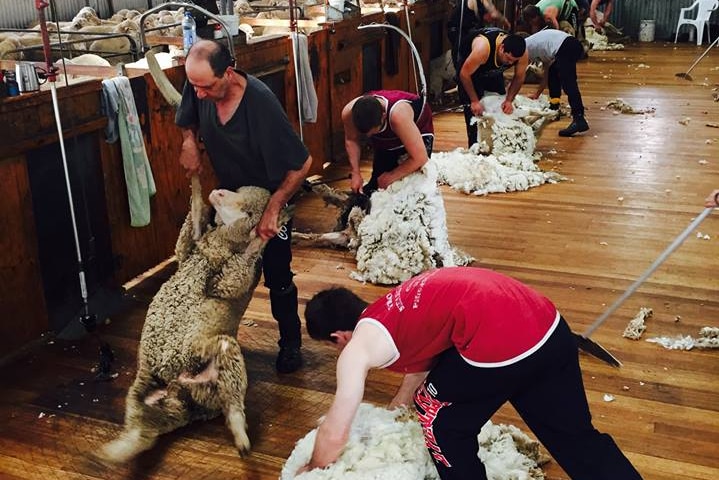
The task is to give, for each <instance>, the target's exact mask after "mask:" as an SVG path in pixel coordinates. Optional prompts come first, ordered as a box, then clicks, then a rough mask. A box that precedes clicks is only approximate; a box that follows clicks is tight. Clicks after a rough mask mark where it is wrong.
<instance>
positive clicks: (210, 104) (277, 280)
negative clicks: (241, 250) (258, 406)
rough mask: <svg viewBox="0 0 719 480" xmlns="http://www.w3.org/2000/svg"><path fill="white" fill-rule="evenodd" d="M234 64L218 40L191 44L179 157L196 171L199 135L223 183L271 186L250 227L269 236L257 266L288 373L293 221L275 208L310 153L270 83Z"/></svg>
mask: <svg viewBox="0 0 719 480" xmlns="http://www.w3.org/2000/svg"><path fill="white" fill-rule="evenodd" d="M233 64H234V61H233V59H232V55H231V54H230V52H229V50H228V49H227V47H226V46H225V45H224V44H221V43H218V42H214V41H211V40H201V41H199V42H197V43H196V44H195V45H193V47H192V48H191V49H190V53H189V54H188V56H187V59H186V61H185V72H186V73H187V82H186V84H185V88H184V90H183V93H182V103H181V104H180V107H179V108H178V110H177V115H176V117H175V123H176V124H177V125H178V126H180V127H181V128H182V137H183V141H182V152H181V154H180V164H181V165H182V166H183V167H184V168H185V169H186V170H187V173H188V175H192V174H194V173H198V172H200V170H201V169H202V164H201V157H200V150H199V145H198V143H199V140H198V137H199V138H201V139H202V141H203V142H204V145H205V149H206V150H207V153H208V156H209V158H210V162H211V163H212V167H213V169H214V171H215V174H216V176H217V178H218V180H219V182H220V187H221V188H226V189H228V190H236V189H237V188H239V187H242V186H248V185H253V186H258V187H263V188H266V189H268V190H269V191H270V192H271V193H272V196H271V197H270V200H269V202H268V204H267V207H266V208H265V211H264V213H263V215H262V218H261V219H260V222H259V223H258V225H257V229H256V230H257V234H258V235H259V236H260V237H262V238H263V239H265V240H269V242H268V243H267V247H266V250H265V253H264V255H263V262H262V269H263V273H264V277H265V285H266V286H267V288H269V289H270V302H271V305H272V315H273V317H274V318H275V319H276V320H277V322H278V324H279V330H280V341H279V346H280V353H279V355H278V357H277V362H276V368H277V371H278V372H280V373H291V372H294V371H295V370H297V369H299V368H300V367H301V366H302V355H301V353H300V346H301V343H302V342H301V331H300V319H299V315H298V314H297V287H296V286H295V284H294V283H293V282H292V277H293V273H292V271H291V269H290V263H291V261H292V251H291V248H290V246H291V239H290V232H291V229H292V226H291V224H287V225H285V226H284V227H281V228H280V227H279V226H278V216H279V214H280V211H281V210H282V208H283V207H284V206H285V205H286V204H287V202H288V201H289V200H290V198H291V197H292V195H294V193H295V192H296V191H297V190H298V189H299V187H300V186H301V184H302V181H303V180H304V179H305V177H306V176H307V172H308V171H309V169H310V165H311V164H312V158H311V157H310V155H309V153H308V152H307V149H306V148H305V146H304V145H303V143H302V141H301V140H300V138H299V137H298V135H297V134H296V133H295V131H294V130H293V129H292V125H291V124H290V122H289V120H288V119H287V115H286V114H285V112H284V110H283V109H282V106H281V105H280V103H279V101H278V100H277V98H276V97H275V95H274V94H273V93H272V91H271V90H270V89H269V88H268V87H267V86H266V85H265V84H264V83H262V82H261V81H260V80H258V79H257V78H255V77H253V76H251V75H247V74H246V73H244V72H242V71H239V70H235V69H234V68H233V67H234V65H233Z"/></svg>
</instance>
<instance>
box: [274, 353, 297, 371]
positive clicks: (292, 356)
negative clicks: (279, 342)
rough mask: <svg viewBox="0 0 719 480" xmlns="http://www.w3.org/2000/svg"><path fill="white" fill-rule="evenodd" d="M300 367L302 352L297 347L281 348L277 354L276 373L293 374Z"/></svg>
mask: <svg viewBox="0 0 719 480" xmlns="http://www.w3.org/2000/svg"><path fill="white" fill-rule="evenodd" d="M301 367H302V352H301V351H300V349H299V347H282V348H280V353H279V354H277V361H276V362H275V368H276V369H277V373H293V372H296V371H297V370H299V369H300V368H301Z"/></svg>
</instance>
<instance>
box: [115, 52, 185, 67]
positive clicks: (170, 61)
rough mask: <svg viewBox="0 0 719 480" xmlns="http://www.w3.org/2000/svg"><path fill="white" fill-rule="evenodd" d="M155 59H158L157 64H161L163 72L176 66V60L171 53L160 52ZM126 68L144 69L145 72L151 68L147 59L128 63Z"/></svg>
mask: <svg viewBox="0 0 719 480" xmlns="http://www.w3.org/2000/svg"><path fill="white" fill-rule="evenodd" d="M155 58H156V59H157V63H159V64H160V68H162V69H163V70H164V69H166V68H170V67H172V66H173V65H174V61H175V58H174V57H173V56H172V54H171V53H167V52H158V53H156V54H155ZM125 67H126V68H144V69H145V70H149V69H150V67H149V66H148V65H147V59H146V58H144V57H143V58H141V59H140V60H138V61H136V62H132V63H126V64H125Z"/></svg>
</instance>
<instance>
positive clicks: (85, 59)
mask: <svg viewBox="0 0 719 480" xmlns="http://www.w3.org/2000/svg"><path fill="white" fill-rule="evenodd" d="M64 60H65V63H71V64H72V65H90V66H94V67H110V66H111V65H110V62H108V61H107V60H106V59H104V58H102V57H101V56H99V55H95V54H94V53H85V54H82V55H79V56H77V57H74V58H65V59H64ZM55 63H62V60H58V61H57V62H55Z"/></svg>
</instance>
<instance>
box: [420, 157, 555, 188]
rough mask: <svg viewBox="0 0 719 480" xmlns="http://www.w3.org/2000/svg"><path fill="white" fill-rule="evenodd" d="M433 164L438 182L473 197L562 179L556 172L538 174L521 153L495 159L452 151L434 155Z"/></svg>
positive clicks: (535, 168) (539, 172) (538, 171)
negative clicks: (437, 172)
mask: <svg viewBox="0 0 719 480" xmlns="http://www.w3.org/2000/svg"><path fill="white" fill-rule="evenodd" d="M432 162H433V163H435V164H436V165H437V169H438V170H439V172H440V174H439V181H440V182H441V183H444V184H446V185H449V186H450V187H452V188H453V189H455V190H457V191H460V192H463V193H471V194H474V195H487V194H489V193H504V192H516V191H522V190H528V189H530V188H532V187H537V186H539V185H542V184H544V183H556V182H558V181H560V180H563V177H561V176H560V175H558V174H557V173H555V172H543V171H541V170H540V169H539V167H537V166H536V165H535V164H534V161H533V160H532V159H531V158H530V157H527V156H526V155H522V154H511V155H504V156H502V157H499V158H498V157H495V156H494V155H476V154H474V153H472V152H471V151H469V150H467V149H463V148H458V149H456V150H454V151H452V152H437V153H433V154H432Z"/></svg>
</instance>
